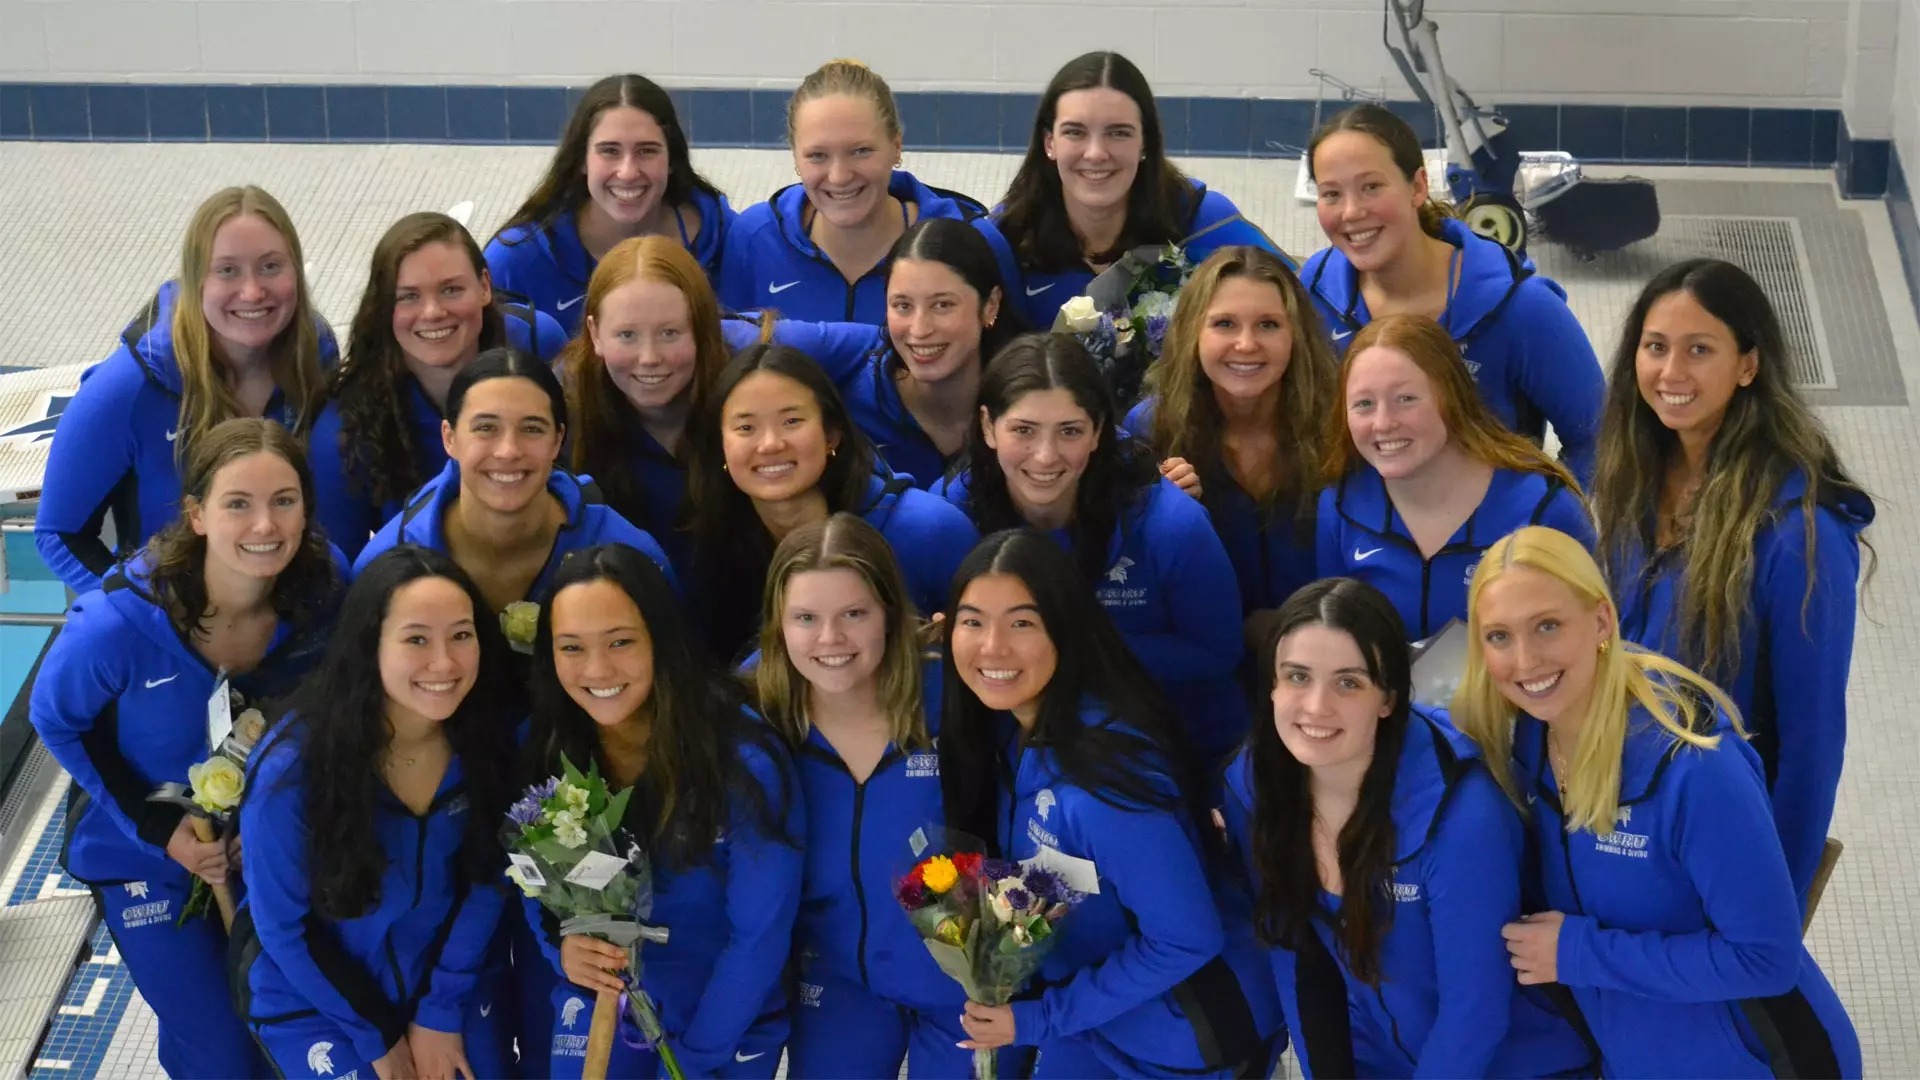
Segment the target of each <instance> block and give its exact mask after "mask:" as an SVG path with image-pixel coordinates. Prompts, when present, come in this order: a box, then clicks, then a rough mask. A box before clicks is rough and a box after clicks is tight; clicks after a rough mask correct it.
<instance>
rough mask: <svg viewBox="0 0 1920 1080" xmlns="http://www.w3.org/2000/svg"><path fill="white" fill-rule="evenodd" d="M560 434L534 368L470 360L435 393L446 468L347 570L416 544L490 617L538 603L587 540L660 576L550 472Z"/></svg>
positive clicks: (560, 419)
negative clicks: (447, 565) (442, 412)
mask: <svg viewBox="0 0 1920 1080" xmlns="http://www.w3.org/2000/svg"><path fill="white" fill-rule="evenodd" d="M566 433H567V401H566V395H565V394H564V393H563V392H562V391H561V389H560V380H559V379H558V378H557V377H555V376H554V374H553V371H552V370H551V369H550V368H548V367H547V365H546V364H544V363H541V362H540V361H539V360H536V359H534V358H533V357H530V356H528V355H526V354H525V353H519V352H514V351H513V350H511V349H489V350H487V351H486V352H483V353H481V354H480V355H479V357H477V358H476V359H475V360H474V362H473V363H472V364H469V365H468V366H467V367H465V368H463V369H462V370H461V372H460V374H459V375H457V376H455V377H454V380H453V383H452V385H450V386H449V387H448V388H447V416H446V419H445V420H442V421H441V422H440V439H441V442H442V444H443V445H444V446H445V448H446V451H447V458H448V460H447V464H446V467H445V468H442V469H441V470H440V474H439V475H438V476H435V477H434V478H433V479H431V480H429V481H427V482H426V484H425V485H423V486H422V487H421V488H420V490H419V491H417V492H415V493H414V495H413V496H412V498H411V499H410V500H409V501H408V503H407V505H406V507H405V508H404V509H402V510H401V511H400V513H399V514H398V515H396V516H395V517H394V518H393V520H391V521H389V522H387V523H386V524H385V525H384V526H382V527H381V529H380V531H379V532H378V533H376V534H374V537H373V539H372V540H370V541H368V543H367V546H366V547H365V548H364V549H363V550H362V551H361V552H360V558H359V559H358V560H357V562H356V563H355V573H356V574H357V573H359V572H361V571H362V570H364V569H365V568H366V567H367V566H368V565H369V564H371V563H372V562H373V560H374V559H376V558H378V557H379V555H380V553H381V552H383V551H385V550H387V549H388V548H391V547H394V546H396V545H399V544H418V545H420V546H422V547H428V548H432V549H434V550H435V551H443V552H446V553H447V554H448V555H450V556H452V557H453V561H454V562H456V563H459V564H460V566H461V567H462V568H463V569H465V570H466V571H467V573H468V574H470V575H471V576H472V577H473V579H474V581H475V582H476V583H477V584H478V585H479V586H480V592H481V595H483V596H485V597H486V598H487V606H488V610H490V611H494V612H501V611H505V610H506V608H507V607H508V605H510V604H514V603H518V602H521V601H529V600H530V601H533V602H535V603H538V602H539V598H540V597H541V596H542V595H543V594H544V593H545V592H546V588H547V584H548V582H550V581H551V580H552V578H553V574H554V571H555V570H556V569H557V568H558V567H559V565H560V562H561V560H562V559H564V558H565V557H566V555H567V553H568V552H572V551H578V550H580V549H581V548H587V547H592V546H593V545H595V544H604V543H609V542H613V543H622V544H628V545H631V546H632V547H634V548H637V549H638V550H640V551H642V552H644V553H645V554H646V555H647V557H648V558H651V559H652V560H653V561H654V562H656V563H658V564H660V566H661V567H662V568H666V566H667V556H666V553H665V552H663V551H661V550H660V545H659V544H657V543H655V542H654V540H653V537H651V536H648V535H647V534H646V533H644V532H641V531H640V530H639V529H636V528H634V527H633V526H632V525H631V524H629V523H628V522H627V520H626V519H625V518H623V517H621V516H620V515H619V514H618V513H615V512H614V511H613V510H612V509H610V508H608V507H607V506H605V505H604V504H602V503H601V501H600V495H599V492H598V491H597V490H595V489H594V487H593V486H592V482H591V478H589V477H582V476H576V475H574V474H573V473H570V472H568V471H566V470H565V469H562V468H560V467H558V466H557V465H556V464H555V463H556V462H557V461H558V460H559V457H560V447H561V445H562V443H563V442H564V441H565V439H566ZM529 637H530V635H529ZM519 644H523V645H524V644H526V641H525V640H522V641H521V642H519Z"/></svg>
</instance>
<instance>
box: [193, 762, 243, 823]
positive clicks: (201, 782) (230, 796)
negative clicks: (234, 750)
mask: <svg viewBox="0 0 1920 1080" xmlns="http://www.w3.org/2000/svg"><path fill="white" fill-rule="evenodd" d="M187 783H188V784H189V785H191V786H192V787H193V801H194V803H195V804H196V805H198V806H199V807H200V808H201V809H202V810H206V811H208V812H210V813H216V814H219V813H225V812H226V811H228V810H231V809H233V808H234V807H236V806H238V805H240V795H241V793H242V792H244V791H246V789H247V775H246V774H245V773H243V772H241V771H240V766H238V765H235V764H234V763H233V762H232V760H230V759H228V758H225V757H221V756H219V755H215V756H214V757H211V758H208V759H207V760H205V761H203V762H201V763H200V764H198V765H193V766H189V767H188V769H187Z"/></svg>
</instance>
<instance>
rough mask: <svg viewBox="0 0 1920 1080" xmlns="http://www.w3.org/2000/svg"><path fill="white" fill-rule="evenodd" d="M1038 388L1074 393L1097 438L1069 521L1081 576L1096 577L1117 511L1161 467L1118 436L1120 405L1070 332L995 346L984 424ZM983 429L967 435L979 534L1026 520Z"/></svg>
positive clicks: (1142, 493) (971, 502) (983, 384)
mask: <svg viewBox="0 0 1920 1080" xmlns="http://www.w3.org/2000/svg"><path fill="white" fill-rule="evenodd" d="M1043 390H1065V391H1066V392H1067V393H1068V394H1070V395H1072V397H1073V401H1074V404H1076V405H1078V406H1080V408H1082V409H1084V410H1086V413H1087V416H1088V417H1089V418H1090V419H1091V420H1092V421H1093V434H1094V435H1095V436H1096V437H1097V438H1098V439H1099V443H1098V445H1096V446H1095V447H1094V449H1093V454H1092V456H1090V457H1089V458H1088V459H1087V469H1086V472H1084V473H1082V474H1081V475H1080V482H1079V486H1078V487H1077V488H1076V489H1075V491H1074V496H1073V521H1072V522H1071V523H1070V524H1069V525H1068V526H1067V534H1068V536H1069V537H1071V538H1072V544H1073V552H1074V558H1075V561H1076V562H1077V563H1078V565H1079V567H1080V580H1081V581H1082V582H1083V583H1092V582H1096V581H1098V580H1099V579H1100V576H1101V575H1102V574H1104V573H1105V572H1106V568H1107V547H1108V544H1109V541H1111V540H1112V539H1113V533H1114V530H1115V529H1116V528H1118V527H1119V523H1120V518H1121V516H1122V514H1123V513H1124V512H1125V511H1126V509H1127V508H1128V507H1129V506H1132V505H1134V504H1136V503H1137V502H1138V501H1140V500H1141V499H1144V498H1145V497H1146V495H1147V493H1148V492H1149V491H1151V490H1152V488H1153V485H1154V484H1157V483H1159V480H1160V472H1159V469H1158V468H1157V467H1156V466H1155V465H1154V462H1153V460H1152V455H1150V454H1147V453H1145V452H1144V451H1143V448H1141V447H1140V446H1138V445H1137V444H1135V443H1133V442H1132V441H1131V440H1129V439H1127V438H1126V437H1125V436H1124V435H1123V434H1122V433H1121V429H1120V416H1119V409H1118V408H1117V407H1116V406H1115V405H1114V401H1113V394H1112V392H1111V391H1109V390H1108V389H1107V383H1106V380H1105V379H1104V378H1103V377H1102V376H1101V374H1100V368H1099V365H1097V364H1095V363H1094V361H1093V357H1091V356H1089V355H1087V350H1086V346H1084V345H1082V344H1080V341H1079V339H1077V338H1075V337H1074V336H1073V335H1071V334H1023V335H1021V336H1020V337H1017V338H1015V339H1014V340H1013V342H1012V343H1011V344H1009V345H1008V346H1007V347H1006V348H1004V349H1002V350H1000V353H999V354H998V355H997V356H995V357H994V358H993V360H992V361H991V362H989V363H988V364H987V370H986V374H985V376H984V377H983V378H982V379H981V381H980V408H981V409H982V410H984V412H985V423H987V424H993V423H998V422H999V420H1000V418H1001V417H1002V416H1005V415H1006V413H1007V410H1008V409H1011V408H1013V407H1014V405H1016V404H1017V403H1018V402H1019V401H1020V399H1021V398H1024V397H1026V396H1027V395H1028V394H1031V393H1035V392H1038V391H1043ZM981 427H982V425H980V424H975V425H974V426H973V427H972V428H971V429H970V430H969V431H968V432H967V445H966V450H965V454H966V462H967V469H968V471H969V473H970V476H969V478H968V482H967V483H968V486H967V499H968V513H970V514H971V515H972V516H973V521H974V524H975V525H977V526H978V527H979V529H980V531H981V533H983V534H984V533H991V532H998V531H1000V530H1002V529H1011V528H1017V527H1019V526H1022V525H1025V524H1026V521H1025V519H1023V518H1022V517H1021V516H1020V510H1019V508H1018V507H1016V506H1015V505H1014V502H1013V495H1012V493H1011V492H1010V491H1009V490H1008V488H1007V477H1006V474H1005V473H1003V472H1001V471H1000V458H999V456H998V454H997V453H996V452H995V451H994V449H993V448H992V447H990V446H988V445H987V440H986V435H985V433H984V432H983V431H982V430H981Z"/></svg>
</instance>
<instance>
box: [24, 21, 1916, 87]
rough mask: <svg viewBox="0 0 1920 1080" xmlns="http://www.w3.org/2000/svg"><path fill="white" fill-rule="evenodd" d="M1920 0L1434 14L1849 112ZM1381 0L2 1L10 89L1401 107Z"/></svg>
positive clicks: (1575, 52) (1498, 77)
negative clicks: (866, 86)
mask: <svg viewBox="0 0 1920 1080" xmlns="http://www.w3.org/2000/svg"><path fill="white" fill-rule="evenodd" d="M1913 2H1914V0H1433V2H1432V3H1431V4H1430V5H1429V8H1430V10H1431V12H1432V13H1433V15H1434V17H1435V18H1436V20H1437V21H1438V22H1439V24H1440V27H1441V33H1442V42H1443V45H1444V47H1445V48H1446V58H1447V62H1448V68H1449V70H1450V71H1451V72H1452V73H1453V74H1454V76H1455V78H1457V79H1458V80H1459V81H1460V82H1461V83H1462V84H1463V85H1465V86H1466V87H1468V88H1469V90H1470V91H1472V92H1473V93H1474V94H1475V95H1476V96H1478V97H1481V98H1483V99H1487V100H1496V99H1497V100H1506V101H1527V100H1540V101H1581V100H1592V101H1610V102H1626V103H1641V104H1660V103H1665V104H1686V103H1697V102H1703V101H1719V102H1727V103H1744V104H1762V105H1767V104H1771V105H1781V106H1805V105H1812V106H1826V107H1831V106H1834V105H1837V104H1839V102H1840V99H1841V96H1842V94H1843V92H1844V90H1845V87H1846V82H1847V77H1848V68H1849V59H1850V55H1851V53H1852V51H1853V50H1850V49H1849V45H1850V41H1849V38H1848V33H1849V15H1850V11H1851V9H1852V8H1853V7H1854V6H1858V5H1869V6H1871V7H1872V11H1871V12H1870V13H1869V14H1870V17H1871V20H1877V21H1863V22H1862V23H1861V24H1860V30H1861V31H1862V32H1865V33H1866V34H1867V40H1869V41H1872V40H1886V36H1885V33H1884V32H1885V30H1886V29H1887V27H1888V26H1889V25H1891V22H1892V19H1893V11H1894V8H1895V5H1897V4H1899V3H1906V4H1909V5H1911V4H1912V3H1913ZM1381 7H1382V4H1381V0H1159V2H1158V3H1151V2H1146V0H1031V2H1029V0H0V27H4V31H3V32H0V81H4V80H9V79H39V80H80V81H96V80H113V79H121V78H135V79H155V80H161V81H222V80H229V79H231V80H242V81H264V80H271V79H279V80H286V81H321V80H326V81H338V82H426V83H435V82H444V83H459V82H471V83H488V84H491V83H501V82H517V83H583V82H585V81H588V80H589V79H591V78H592V77H594V76H597V75H600V74H603V73H605V72H607V71H611V70H616V69H630V70H640V71H644V72H647V73H649V74H651V75H654V76H656V77H658V78H659V79H661V81H663V82H665V83H667V84H668V85H680V86H790V85H792V84H793V83H794V82H795V81H797V80H798V79H799V78H800V76H801V75H803V74H805V73H806V72H807V71H808V70H811V69H812V68H813V67H814V66H815V65H817V64H819V63H820V62H822V61H824V60H826V59H829V58H831V57H834V56H840V55H853V56H858V57H860V58H861V59H864V60H866V61H867V62H868V63H870V64H872V65H873V66H874V67H875V68H876V69H878V70H880V71H882V72H883V73H885V74H886V75H887V76H888V78H889V80H890V81H892V82H893V84H894V85H895V86H896V87H897V88H899V89H903V90H914V89H966V90H995V89H998V90H1021V91H1026V92H1038V91H1039V89H1040V87H1041V86H1042V85H1043V84H1044V82H1045V81H1046V79H1047V78H1048V76H1050V75H1051V74H1052V73H1053V71H1054V70H1055V69H1056V68H1057V67H1058V66H1059V64H1060V63H1061V62H1062V61H1064V60H1066V59H1067V58H1069V57H1071V56H1073V55H1074V54H1075V53H1078V52H1081V51H1085V50H1087V49H1092V48H1102V47H1117V48H1121V49H1123V50H1126V51H1127V52H1128V53H1129V54H1130V55H1132V56H1133V57H1134V59H1135V60H1136V61H1137V62H1138V63H1140V64H1141V66H1142V67H1143V68H1145V69H1146V70H1147V72H1148V74H1149V76H1150V77H1151V78H1152V79H1153V81H1154V85H1155V88H1156V89H1157V90H1160V91H1161V92H1163V93H1169V94H1208V95H1213V94H1235V95H1239V94H1244V95H1248V96H1303V95H1308V94H1311V92H1312V91H1313V86H1314V84H1313V81H1312V79H1310V78H1309V77H1308V75H1307V69H1308V68H1311V67H1316V66H1317V67H1323V68H1326V69H1328V70H1329V71H1331V72H1333V73H1334V74H1336V75H1339V76H1340V77H1342V78H1344V79H1346V80H1347V81H1349V82H1353V83H1356V84H1359V85H1363V86H1369V87H1377V86H1379V85H1380V84H1381V82H1382V80H1384V81H1385V84H1386V86H1387V88H1388V89H1389V90H1390V91H1392V92H1394V93H1395V95H1396V96H1400V97H1405V96H1407V94H1406V91H1405V88H1404V87H1403V85H1402V83H1401V79H1400V76H1399V74H1398V72H1397V71H1396V70H1395V69H1394V68H1393V67H1392V66H1391V64H1390V63H1389V62H1388V59H1387V56H1386V53H1385V51H1384V50H1383V49H1382V47H1381V45H1380V31H1381Z"/></svg>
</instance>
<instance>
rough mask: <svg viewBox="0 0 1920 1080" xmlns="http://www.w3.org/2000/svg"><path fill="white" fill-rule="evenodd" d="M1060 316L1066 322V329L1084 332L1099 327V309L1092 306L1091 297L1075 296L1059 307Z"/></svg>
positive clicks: (1078, 332)
mask: <svg viewBox="0 0 1920 1080" xmlns="http://www.w3.org/2000/svg"><path fill="white" fill-rule="evenodd" d="M1060 318H1061V319H1062V320H1063V321H1064V322H1065V323H1066V324H1067V329H1069V330H1071V331H1073V332H1074V333H1076V334H1084V333H1086V332H1087V331H1089V330H1096V329H1098V328H1099V326H1100V309H1098V308H1096V307H1094V306H1093V297H1091V296H1076V297H1074V298H1073V299H1071V300H1069V301H1067V302H1066V304H1064V305H1063V306H1062V307H1061V308H1060Z"/></svg>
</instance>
